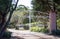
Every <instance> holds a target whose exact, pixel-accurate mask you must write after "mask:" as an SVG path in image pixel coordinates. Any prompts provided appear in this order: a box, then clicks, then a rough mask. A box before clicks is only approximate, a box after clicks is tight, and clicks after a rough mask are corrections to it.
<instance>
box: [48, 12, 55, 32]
mask: <svg viewBox="0 0 60 39" xmlns="http://www.w3.org/2000/svg"><path fill="white" fill-rule="evenodd" d="M49 23H50V24H49V31H50V32H51V31H53V30H56V13H55V12H53V11H50V12H49Z"/></svg>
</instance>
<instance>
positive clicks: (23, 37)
mask: <svg viewBox="0 0 60 39" xmlns="http://www.w3.org/2000/svg"><path fill="white" fill-rule="evenodd" d="M8 31H10V32H12V34H11V36H12V37H11V39H60V38H59V37H56V36H52V35H47V34H44V33H37V32H31V31H29V30H23V31H22V30H15V29H8Z"/></svg>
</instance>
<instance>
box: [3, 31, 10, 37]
mask: <svg viewBox="0 0 60 39" xmlns="http://www.w3.org/2000/svg"><path fill="white" fill-rule="evenodd" d="M3 37H4V38H10V37H11V32H8V31H6V32H5V33H4V34H3Z"/></svg>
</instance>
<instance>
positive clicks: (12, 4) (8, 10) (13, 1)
mask: <svg viewBox="0 0 60 39" xmlns="http://www.w3.org/2000/svg"><path fill="white" fill-rule="evenodd" d="M17 3H18V0H5V1H4V0H0V16H1V17H0V18H1V19H0V38H1V37H2V36H3V33H4V32H5V30H6V27H7V25H8V24H9V22H10V19H11V17H12V14H13V11H14V10H15V9H16V7H17ZM8 14H9V17H8V18H7V15H8Z"/></svg>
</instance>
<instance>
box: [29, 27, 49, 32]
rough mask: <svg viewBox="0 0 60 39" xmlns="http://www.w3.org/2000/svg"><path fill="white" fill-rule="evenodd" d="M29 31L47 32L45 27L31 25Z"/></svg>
mask: <svg viewBox="0 0 60 39" xmlns="http://www.w3.org/2000/svg"><path fill="white" fill-rule="evenodd" d="M30 30H31V31H34V32H44V33H47V32H48V29H45V28H44V27H38V26H36V27H31V29H30Z"/></svg>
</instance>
